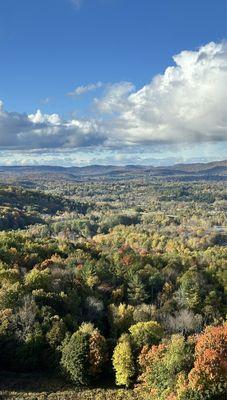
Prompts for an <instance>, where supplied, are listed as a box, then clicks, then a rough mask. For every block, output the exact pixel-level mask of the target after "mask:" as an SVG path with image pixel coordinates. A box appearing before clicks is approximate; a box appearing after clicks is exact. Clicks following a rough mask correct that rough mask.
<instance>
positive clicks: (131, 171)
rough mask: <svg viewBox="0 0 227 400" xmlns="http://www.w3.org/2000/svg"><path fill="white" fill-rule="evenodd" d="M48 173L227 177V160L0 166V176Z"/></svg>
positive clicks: (65, 176) (86, 175) (67, 175)
mask: <svg viewBox="0 0 227 400" xmlns="http://www.w3.org/2000/svg"><path fill="white" fill-rule="evenodd" d="M49 174H55V175H58V176H59V177H61V178H65V179H76V178H80V177H96V176H103V177H105V176H109V177H111V176H112V177H114V176H121V175H123V176H124V175H141V174H149V175H152V176H181V175H185V176H203V177H208V178H209V176H217V177H218V176H219V177H223V179H225V178H226V177H227V160H223V161H216V162H210V163H194V164H175V165H172V166H160V167H153V166H141V165H126V166H115V165H91V166H86V167H61V166H42V165H41V166H0V177H1V178H2V177H4V176H9V175H10V176H12V175H13V176H15V175H16V176H19V177H20V178H24V177H25V176H31V175H32V176H33V177H34V176H36V175H41V176H48V175H49Z"/></svg>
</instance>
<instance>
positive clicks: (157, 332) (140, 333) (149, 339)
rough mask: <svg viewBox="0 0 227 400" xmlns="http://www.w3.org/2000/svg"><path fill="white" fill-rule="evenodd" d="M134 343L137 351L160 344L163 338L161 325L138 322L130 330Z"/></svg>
mask: <svg viewBox="0 0 227 400" xmlns="http://www.w3.org/2000/svg"><path fill="white" fill-rule="evenodd" d="M129 332H130V334H131V337H132V342H133V344H134V346H135V347H136V348H137V349H141V348H142V347H143V346H145V345H148V346H150V345H152V344H158V343H159V341H160V339H161V338H162V336H163V330H162V327H161V325H160V324H159V323H158V322H156V321H148V322H138V323H137V324H135V325H132V326H131V327H130V328H129Z"/></svg>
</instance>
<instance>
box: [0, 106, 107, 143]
mask: <svg viewBox="0 0 227 400" xmlns="http://www.w3.org/2000/svg"><path fill="white" fill-rule="evenodd" d="M105 139H106V138H105V136H104V135H103V134H102V133H101V131H100V130H99V129H98V126H97V123H96V121H92V120H89V121H86V120H76V119H72V120H69V121H64V120H62V119H61V118H60V116H59V115H58V114H43V113H42V112H41V111H40V110H37V112H36V113H35V114H29V115H26V114H20V113H16V112H7V111H5V110H4V107H3V103H2V102H0V146H1V147H6V148H14V149H16V148H24V149H26V148H27V149H44V148H61V147H62V148H68V147H88V146H92V145H94V144H97V145H98V144H102V143H103V142H104V140H105Z"/></svg>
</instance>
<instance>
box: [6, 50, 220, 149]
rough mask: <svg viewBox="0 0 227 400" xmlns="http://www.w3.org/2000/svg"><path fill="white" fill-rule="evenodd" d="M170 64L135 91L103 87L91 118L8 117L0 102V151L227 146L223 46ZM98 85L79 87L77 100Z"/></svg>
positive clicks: (192, 53) (124, 84)
mask: <svg viewBox="0 0 227 400" xmlns="http://www.w3.org/2000/svg"><path fill="white" fill-rule="evenodd" d="M173 60H174V62H175V65H173V66H171V67H168V68H167V69H166V70H165V72H164V74H162V75H158V76H155V77H154V79H153V80H152V81H151V82H150V83H149V84H147V85H145V86H144V87H142V88H141V89H139V90H136V89H135V87H134V85H133V84H132V83H130V82H120V83H116V84H113V85H107V86H106V87H105V90H104V93H103V95H102V97H101V98H98V99H97V98H96V99H95V100H94V104H95V109H96V114H97V115H96V118H94V119H90V118H87V119H80V120H79V119H70V120H64V119H62V118H61V117H60V116H59V115H58V114H51V115H50V114H43V113H42V112H41V111H40V110H38V111H37V112H35V113H34V114H29V115H27V114H20V113H17V112H7V111H5V110H4V107H3V103H0V146H1V147H3V146H4V147H8V148H25V149H44V148H55V149H56V148H64V149H66V148H80V147H89V148H90V147H91V146H102V147H106V148H107V147H108V148H122V147H123V146H126V147H127V146H140V145H141V146H142V145H146V146H150V147H152V149H154V147H155V146H159V145H171V144H172V145H179V146H180V145H183V144H191V145H192V144H195V143H198V142H199V143H204V144H205V143H209V142H217V143H219V142H222V141H224V140H226V141H227V44H226V43H225V42H223V43H209V44H207V45H205V46H202V47H201V48H200V49H198V50H197V51H182V52H181V53H180V54H177V55H175V56H174V57H173ZM97 85H98V86H100V85H101V82H100V83H97V84H91V85H87V86H81V87H79V88H76V89H75V91H74V92H73V93H75V95H79V94H82V93H85V92H86V91H89V90H94V89H95V88H96V87H97Z"/></svg>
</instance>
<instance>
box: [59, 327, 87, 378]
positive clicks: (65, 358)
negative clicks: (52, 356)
mask: <svg viewBox="0 0 227 400" xmlns="http://www.w3.org/2000/svg"><path fill="white" fill-rule="evenodd" d="M88 357H89V343H88V338H87V336H86V335H84V334H83V333H81V332H76V333H74V334H73V335H72V336H71V338H70V339H68V338H67V339H66V340H65V341H64V343H63V347H62V357H61V366H62V368H63V370H64V372H65V374H66V376H67V377H68V378H69V379H70V380H71V381H72V382H73V383H75V384H76V385H78V386H81V385H82V386H83V385H87V384H88V383H89V380H88V368H89V358H88Z"/></svg>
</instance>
